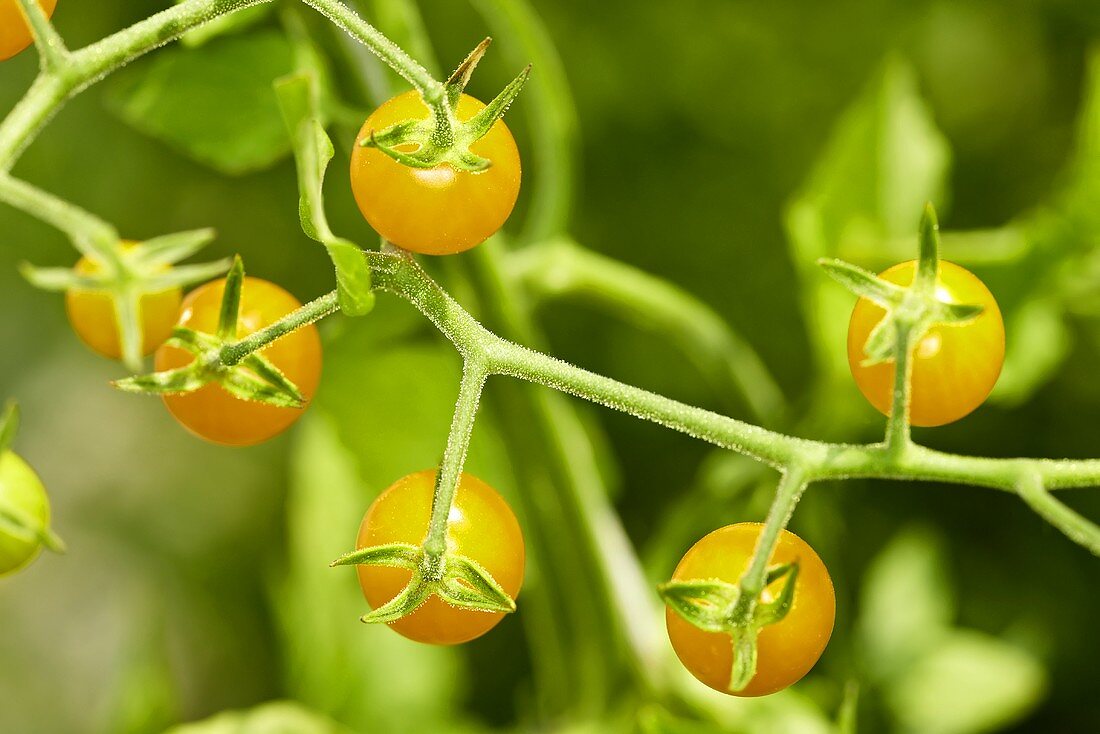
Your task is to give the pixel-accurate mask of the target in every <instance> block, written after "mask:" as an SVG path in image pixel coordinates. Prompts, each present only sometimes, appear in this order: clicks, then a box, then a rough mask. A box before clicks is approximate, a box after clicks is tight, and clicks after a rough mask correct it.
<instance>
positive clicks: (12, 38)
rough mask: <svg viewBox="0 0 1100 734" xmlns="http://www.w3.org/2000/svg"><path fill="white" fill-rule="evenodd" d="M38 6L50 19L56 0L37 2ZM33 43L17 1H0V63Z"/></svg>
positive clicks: (39, 0) (40, 0) (28, 27)
mask: <svg viewBox="0 0 1100 734" xmlns="http://www.w3.org/2000/svg"><path fill="white" fill-rule="evenodd" d="M38 4H39V5H41V6H42V9H43V10H45V11H46V17H51V16H53V11H54V8H55V7H57V0H38ZM33 42H34V38H33V36H31V29H30V26H29V25H28V23H27V19H26V18H25V17H23V12H22V11H21V10H20V9H19V0H0V61H6V60H7V59H10V58H11V57H13V56H15V55H16V54H17V53H19V52H20V51H22V50H23V49H25V48H27V47H28V46H30V45H31V44H32V43H33Z"/></svg>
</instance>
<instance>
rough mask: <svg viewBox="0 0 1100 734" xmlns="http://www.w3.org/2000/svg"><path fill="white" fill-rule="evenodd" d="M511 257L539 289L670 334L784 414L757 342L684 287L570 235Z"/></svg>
mask: <svg viewBox="0 0 1100 734" xmlns="http://www.w3.org/2000/svg"><path fill="white" fill-rule="evenodd" d="M509 265H510V266H511V268H510V271H511V274H512V275H514V276H515V277H516V278H519V279H521V280H523V281H524V283H525V284H526V285H527V286H528V287H529V288H530V289H531V290H533V291H534V292H535V293H536V295H541V296H547V297H563V296H572V297H577V298H580V299H583V300H586V301H591V302H594V303H598V304H600V305H603V306H606V307H607V308H609V309H615V310H617V311H619V312H621V313H622V314H623V315H624V316H625V317H627V318H629V319H630V320H632V321H633V322H635V323H636V324H638V325H639V326H641V327H642V328H646V329H652V330H655V331H660V332H662V333H663V334H667V335H668V336H670V337H671V338H672V339H674V340H675V341H677V342H679V343H680V345H681V346H682V348H683V351H684V353H685V354H687V355H689V356H690V357H691V358H692V359H695V360H696V361H697V362H699V363H700V366H701V367H702V369H703V371H704V372H705V373H706V374H708V375H712V376H714V378H715V379H716V381H717V382H718V383H719V387H720V388H721V389H722V390H723V391H725V390H727V389H729V388H732V391H736V392H738V393H740V394H741V395H742V396H743V397H744V399H745V402H746V403H747V404H748V406H749V409H750V410H751V411H752V413H753V415H754V416H755V417H756V418H757V419H759V420H761V421H762V422H764V423H774V422H775V421H777V420H778V419H779V417H780V415H781V414H782V412H783V410H784V407H785V406H784V402H785V401H784V398H783V393H782V392H781V391H780V389H779V386H778V384H777V383H776V382H775V379H774V378H773V377H772V376H771V374H770V373H769V372H768V369H767V367H766V366H765V365H764V363H763V361H762V360H761V359H760V357H759V356H758V355H757V354H756V352H755V351H754V350H753V348H752V347H751V346H750V345H749V344H748V343H747V342H746V341H745V340H744V339H742V338H741V337H740V335H738V334H737V333H736V332H734V331H733V330H731V329H730V328H729V326H727V325H726V323H725V321H723V320H722V318H721V317H720V316H719V315H718V314H717V313H715V312H714V310H713V309H711V308H710V307H709V306H707V305H706V304H705V303H703V302H702V301H700V300H699V299H698V298H696V297H695V296H693V295H691V294H690V293H688V292H687V291H685V290H683V289H682V288H678V287H676V286H675V285H672V284H671V283H669V282H668V281H666V280H663V279H661V278H658V277H655V276H653V275H650V274H648V273H645V272H642V271H641V270H638V269H636V268H633V267H631V266H629V265H626V264H624V263H620V262H618V261H617V260H613V259H611V258H608V257H605V256H603V255H600V254H597V253H595V252H591V251H589V250H586V249H585V248H583V247H580V246H579V245H577V244H576V243H574V242H572V241H569V240H554V241H552V242H547V243H545V244H541V245H533V246H530V247H528V248H526V249H524V250H521V251H519V252H516V253H515V254H513V255H511V262H510V263H509Z"/></svg>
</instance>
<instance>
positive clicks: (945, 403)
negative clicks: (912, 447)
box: [848, 260, 1005, 426]
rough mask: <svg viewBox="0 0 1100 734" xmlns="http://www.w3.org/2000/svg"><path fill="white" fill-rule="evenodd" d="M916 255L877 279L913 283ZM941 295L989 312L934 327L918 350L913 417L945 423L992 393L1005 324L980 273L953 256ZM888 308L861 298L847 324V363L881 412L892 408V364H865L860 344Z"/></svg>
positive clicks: (917, 422) (920, 422)
mask: <svg viewBox="0 0 1100 734" xmlns="http://www.w3.org/2000/svg"><path fill="white" fill-rule="evenodd" d="M916 270H917V261H916V260H910V261H909V262H904V263H899V264H898V265H895V266H893V267H892V268H890V269H888V270H886V271H884V272H882V273H880V274H879V277H880V278H883V279H885V280H888V281H890V282H891V283H897V284H898V285H903V286H908V285H911V284H912V282H913V276H914V274H915V273H916ZM936 297H937V298H938V299H939V300H941V301H943V302H945V303H960V304H974V305H978V306H981V307H982V308H983V309H984V311H982V313H981V315H979V316H978V317H977V318H975V319H973V320H971V321H967V322H965V323H961V324H943V325H938V326H934V327H933V328H932V329H930V330H929V331H928V333H927V334H925V335H924V337H923V338H922V339H921V341H920V343H919V344H918V345H917V347H916V349H915V350H914V352H913V383H912V398H911V400H910V409H909V410H910V416H909V419H910V422H911V423H912V424H913V425H914V426H942V425H944V424H945V423H951V422H953V421H957V420H959V419H960V418H962V417H964V416H965V415H967V414H968V413H970V412H971V411H972V410H974V409H975V408H977V407H978V406H979V405H981V404H982V403H983V402H984V401H985V399H986V398H987V397H988V396H989V393H990V391H991V390H993V386H994V385H995V384H996V383H997V377H998V376H999V375H1000V374H1001V366H1002V365H1003V364H1004V359H1005V327H1004V320H1003V319H1002V318H1001V310H1000V309H999V308H998V307H997V301H996V299H994V298H993V294H992V293H990V292H989V289H988V288H986V287H985V284H984V283H982V281H981V280H979V279H978V277H977V276H976V275H974V274H973V273H971V272H970V271H969V270H966V269H965V268H962V267H959V266H958V265H955V264H954V263H950V262H944V261H941V262H940V273H939V279H938V281H937V286H936ZM884 315H885V312H884V311H883V310H882V309H881V308H879V307H878V306H876V305H875V304H874V303H872V302H871V301H869V300H867V299H865V298H861V299H859V301H858V302H857V303H856V307H855V310H853V311H852V320H851V322H850V323H849V325H848V365H849V366H850V367H851V369H852V376H853V377H854V378H855V381H856V384H857V385H858V386H859V389H860V392H862V393H863V395H864V397H866V398H867V400H869V401H870V403H871V405H873V406H875V407H876V408H877V409H878V410H879V412H881V413H882V414H884V415H890V409H891V405H892V397H893V392H894V363H893V361H890V362H880V363H879V364H875V365H864V364H863V361H864V360H865V359H866V355H865V354H864V351H863V348H864V345H865V344H866V343H867V337H868V336H870V334H871V331H872V329H874V328H875V326H876V325H877V324H878V323H879V321H881V320H882V317H883V316H884Z"/></svg>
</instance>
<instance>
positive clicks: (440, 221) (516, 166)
mask: <svg viewBox="0 0 1100 734" xmlns="http://www.w3.org/2000/svg"><path fill="white" fill-rule="evenodd" d="M484 108H485V105H484V104H482V103H481V102H479V101H478V100H476V99H474V98H473V97H469V96H467V95H465V94H464V95H462V97H461V99H460V100H459V102H458V109H457V110H456V113H457V115H458V119H459V120H462V121H465V120H468V119H470V118H471V117H473V116H474V115H476V114H477V113H478V112H479V111H481V110H482V109H484ZM429 116H430V113H429V110H428V108H427V106H426V105H425V104H424V102H423V100H422V99H421V98H420V93H419V92H415V91H413V92H406V93H404V94H400V95H398V96H396V97H394V98H393V99H391V100H389V101H388V102H386V103H385V104H383V105H382V106H381V107H379V108H378V109H377V110H375V111H374V113H373V114H371V116H370V117H368V118H367V121H366V122H365V123H363V128H362V130H360V131H359V136H358V138H357V142H356V145H355V148H354V150H353V151H352V154H351V188H352V192H353V193H354V194H355V201H356V202H357V203H358V204H359V210H360V211H362V212H363V216H364V217H366V219H367V221H368V222H369V223H370V225H371V226H372V227H373V228H374V229H375V231H377V232H378V234H380V235H382V236H383V237H385V238H386V239H387V240H389V241H390V242H392V243H394V244H395V245H397V246H398V247H402V248H404V249H406V250H411V251H412V252H418V253H421V254H424V255H451V254H454V253H456V252H462V251H463V250H468V249H470V248H471V247H474V246H475V245H478V244H480V243H482V242H484V241H485V240H486V239H488V238H489V237H490V236H491V235H492V234H493V233H494V232H496V231H497V230H498V229H500V228H501V226H502V225H503V224H504V222H505V220H507V219H508V215H509V214H511V213H512V207H514V206H515V204H516V198H517V197H518V196H519V184H520V163H519V151H518V149H517V148H516V141H515V140H514V139H513V138H512V133H511V132H509V130H508V127H507V126H506V125H505V124H504V121H503V120H498V121H497V122H496V123H495V124H494V125H493V126H492V128H490V130H489V132H488V133H487V134H486V135H485V136H484V137H482V138H481V139H480V140H478V141H477V142H475V143H474V144H473V145H471V146H470V150H471V152H473V153H475V154H477V155H480V156H482V157H484V158H487V159H489V161H490V162H491V163H492V165H491V166H490V167H489V168H488V169H486V170H484V171H481V172H479V173H471V172H468V171H458V170H456V169H454V168H452V167H451V166H450V165H449V164H446V163H443V164H440V165H438V166H436V167H435V168H427V169H421V168H411V167H409V166H406V165H404V164H401V163H398V162H397V161H395V160H394V159H393V158H390V157H389V156H388V155H386V154H385V153H383V152H381V151H380V150H378V149H377V148H369V147H363V146H361V145H359V144H358V143H359V142H361V141H363V140H364V139H369V138H370V134H371V132H372V131H374V132H378V131H380V130H384V129H385V128H387V127H389V126H391V125H394V124H396V123H399V122H404V121H406V120H412V119H420V120H424V119H427V118H428V117H429Z"/></svg>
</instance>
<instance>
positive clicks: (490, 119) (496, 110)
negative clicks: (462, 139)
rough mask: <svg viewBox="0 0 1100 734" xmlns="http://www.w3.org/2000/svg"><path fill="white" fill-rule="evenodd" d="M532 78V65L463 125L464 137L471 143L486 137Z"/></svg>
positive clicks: (524, 69)
mask: <svg viewBox="0 0 1100 734" xmlns="http://www.w3.org/2000/svg"><path fill="white" fill-rule="evenodd" d="M530 76H531V65H530V64H528V65H527V66H525V67H523V71H521V72H520V73H519V75H518V76H517V77H516V78H515V79H513V80H512V81H510V82H509V83H508V86H506V87H505V88H504V89H502V90H501V92H500V94H498V95H497V96H496V97H494V98H493V101H492V102H490V103H489V104H487V105H486V106H485V109H483V110H481V111H480V112H478V113H477V114H476V115H474V116H473V117H471V118H470V119H469V120H467V121H466V123H465V124H464V125H463V135H464V136H467V137H468V138H469V139H470V140H471V142H472V141H473V140H480V139H481V138H482V137H484V136H485V135H486V134H487V133H488V132H489V130H490V129H491V128H492V127H493V125H495V124H496V122H497V120H499V119H501V118H502V117H504V113H505V112H507V111H508V108H509V107H511V105H512V102H514V101H515V99H516V97H518V96H519V93H520V92H521V91H522V90H523V85H524V84H526V83H527V79H528V78H529V77H530Z"/></svg>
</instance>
